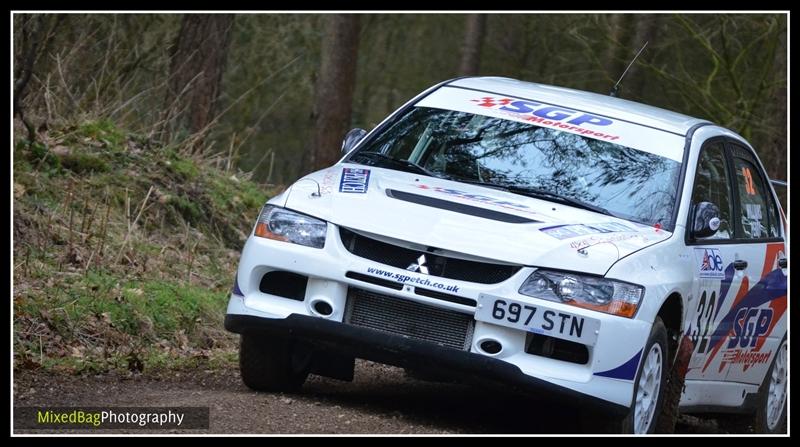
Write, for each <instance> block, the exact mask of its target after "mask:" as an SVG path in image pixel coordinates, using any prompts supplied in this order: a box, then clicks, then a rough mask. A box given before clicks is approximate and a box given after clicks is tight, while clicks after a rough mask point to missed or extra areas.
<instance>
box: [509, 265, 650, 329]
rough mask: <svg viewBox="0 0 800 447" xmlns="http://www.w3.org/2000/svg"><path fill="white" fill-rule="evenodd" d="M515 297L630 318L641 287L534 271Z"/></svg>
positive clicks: (608, 280)
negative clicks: (521, 296)
mask: <svg viewBox="0 0 800 447" xmlns="http://www.w3.org/2000/svg"><path fill="white" fill-rule="evenodd" d="M519 293H521V294H523V295H528V296H532V297H534V298H541V299H544V300H550V301H556V302H559V303H565V304H570V305H573V306H577V307H583V308H586V309H592V310H597V311H600V312H605V313H609V314H613V315H619V316H622V317H628V318H631V317H633V316H634V315H635V314H636V309H637V308H638V307H639V303H640V302H641V301H642V297H643V296H644V287H642V286H637V285H635V284H629V283H625V282H621V281H614V280H611V279H605V278H598V277H596V276H587V275H579V274H576V273H570V272H555V271H549V270H537V271H535V272H533V273H532V274H531V276H529V277H528V279H526V280H525V282H524V283H522V287H520V288H519Z"/></svg>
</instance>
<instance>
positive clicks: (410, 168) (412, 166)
mask: <svg viewBox="0 0 800 447" xmlns="http://www.w3.org/2000/svg"><path fill="white" fill-rule="evenodd" d="M358 157H362V158H366V159H370V160H373V161H376V160H381V161H385V162H388V163H391V164H393V165H395V166H398V167H402V168H404V169H403V170H404V171H407V172H414V173H417V174H424V175H428V176H431V177H437V175H436V174H434V173H433V172H431V171H429V170H427V169H425V168H423V167H422V166H420V165H418V164H416V163H414V162H413V161H409V160H401V159H399V158H394V157H390V156H388V155H385V154H381V153H379V152H359V153H357V154H355V155H353V158H358Z"/></svg>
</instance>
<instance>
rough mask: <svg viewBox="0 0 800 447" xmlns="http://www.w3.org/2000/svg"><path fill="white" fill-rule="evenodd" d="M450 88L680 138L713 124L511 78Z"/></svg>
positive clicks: (462, 80)
mask: <svg viewBox="0 0 800 447" xmlns="http://www.w3.org/2000/svg"><path fill="white" fill-rule="evenodd" d="M446 85H447V86H450V87H462V88H467V89H475V90H480V91H483V92H487V93H494V94H501V95H507V96H513V97H517V98H521V99H530V100H537V101H542V102H546V103H548V104H552V105H558V106H562V107H567V108H572V109H576V110H580V111H585V112H590V113H597V114H600V115H605V116H607V117H609V118H614V119H618V120H624V121H628V122H632V123H636V124H641V125H644V126H649V127H654V128H656V129H660V130H664V131H667V132H672V133H677V134H680V135H686V133H687V132H688V131H689V129H690V128H691V127H692V126H694V125H696V124H700V123H709V121H708V120H703V119H699V118H694V117H691V116H687V115H683V114H680V113H676V112H672V111H669V110H665V109H660V108H658V107H653V106H648V105H645V104H641V103H638V102H633V101H628V100H626V99H620V98H614V97H612V96H608V95H600V94H597V93H590V92H585V91H581V90H574V89H571V88H565V87H556V86H552V85H547V84H537V83H534V82H526V81H520V80H517V79H511V78H503V77H493V76H492V77H470V78H460V79H456V80H454V81H452V82H449V83H447V84H446Z"/></svg>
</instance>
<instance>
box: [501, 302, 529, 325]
mask: <svg viewBox="0 0 800 447" xmlns="http://www.w3.org/2000/svg"><path fill="white" fill-rule="evenodd" d="M523 310H524V311H527V312H528V316H527V318H525V322H524V323H523V324H524V325H526V326H527V325H528V324H530V322H531V319H532V318H533V316H534V314H536V308H535V307H533V306H528V305H527V304H525V305H524V306H521V305H519V304H517V303H511V304H508V303H506V302H505V301H503V300H496V301H495V302H494V307H492V317H493V318H494V319H496V320H502V319H506V320H508V321H509V322H510V323H516V322H518V321H519V320H520V318H522V316H523V313H524V312H523ZM506 315H508V317H506Z"/></svg>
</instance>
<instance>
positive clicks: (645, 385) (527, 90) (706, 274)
mask: <svg viewBox="0 0 800 447" xmlns="http://www.w3.org/2000/svg"><path fill="white" fill-rule="evenodd" d="M342 150H343V152H344V157H343V158H342V159H341V160H340V161H339V163H337V164H336V165H334V166H331V167H330V168H327V169H323V170H321V171H318V172H315V173H312V174H309V175H307V176H305V177H303V178H302V179H300V180H298V181H297V182H296V183H294V184H293V185H291V186H290V187H289V188H288V189H287V190H286V191H284V192H283V193H281V194H279V195H278V196H276V197H274V198H272V199H271V200H269V202H268V203H267V204H266V205H265V206H264V208H263V209H262V211H261V214H260V216H259V218H258V221H257V222H256V224H255V226H254V228H253V231H252V234H251V235H250V237H249V239H248V240H247V243H246V244H245V246H244V249H243V252H242V257H241V261H240V264H239V268H238V273H237V276H236V281H235V285H234V288H233V292H232V294H231V297H230V302H229V304H228V310H227V316H226V319H225V327H226V328H227V329H228V330H230V331H233V332H236V333H240V334H241V335H242V337H241V351H240V365H241V374H242V378H243V380H244V382H245V384H247V385H248V386H249V387H251V388H253V389H256V390H289V389H293V388H296V387H299V386H300V385H301V384H302V383H303V382H304V380H305V378H306V377H307V375H308V374H309V373H315V374H320V375H325V376H329V377H334V378H339V379H343V380H352V377H353V365H354V358H364V359H369V360H373V361H378V362H383V363H387V364H392V365H397V366H402V367H405V368H408V369H410V370H412V371H414V370H416V371H428V372H434V371H435V372H436V373H437V374H439V375H445V376H448V377H452V378H459V379H468V380H470V379H482V380H483V381H485V382H486V383H495V384H501V385H503V386H506V387H510V388H512V389H515V390H519V391H521V392H522V391H531V392H532V395H533V396H534V397H533V398H534V399H540V400H546V399H549V398H552V397H557V398H558V397H564V396H566V397H568V398H569V399H567V400H568V401H570V402H574V403H576V404H578V405H579V407H580V408H581V409H583V410H586V409H589V410H591V411H594V412H595V413H598V414H599V413H602V414H603V415H606V416H609V415H610V416H612V417H613V421H614V422H615V424H614V425H613V427H614V429H615V430H622V431H624V432H633V433H651V432H654V431H655V430H657V429H658V430H661V429H662V428H663V429H666V430H669V427H670V426H674V420H675V419H674V417H675V414H676V412H677V411H678V409H680V411H685V412H730V413H742V414H749V415H752V416H753V419H751V422H752V423H753V424H754V426H755V428H756V430H758V431H760V432H768V433H773V432H779V431H781V430H785V426H786V400H787V399H786V398H787V395H788V389H787V368H788V362H787V355H788V354H787V340H786V334H787V316H788V312H787V297H786V289H787V285H786V284H787V283H786V278H787V277H786V262H787V258H786V252H787V248H788V247H786V246H785V245H784V241H785V237H786V235H785V231H786V230H785V226H786V222H785V216H784V214H783V211H782V210H781V208H780V204H779V202H778V200H777V199H776V195H775V192H774V190H773V188H772V185H771V183H770V181H769V180H768V179H767V177H766V176H765V173H764V168H763V166H762V164H761V163H760V161H759V160H758V158H757V156H756V154H755V151H754V150H753V148H752V147H751V146H750V145H749V144H748V143H747V141H745V140H744V139H743V138H742V137H741V136H739V135H737V134H736V133H734V132H731V131H730V130H728V129H725V128H722V127H720V126H717V125H714V124H712V123H710V122H707V121H704V120H700V119H696V118H691V117H688V116H685V115H680V114H677V113H673V112H669V111H666V110H663V109H658V108H654V107H650V106H646V105H642V104H638V103H634V102H630V101H626V100H622V99H618V98H612V97H608V96H602V95H598V94H593V93H587V92H581V91H575V90H570V89H565V88H558V87H552V86H546V85H540V84H533V83H528V82H521V81H517V80H513V79H506V78H493V77H481V78H462V79H456V80H452V81H448V82H444V83H442V84H439V85H436V86H434V87H432V88H430V89H428V90H426V91H425V92H423V93H421V94H420V95H418V96H417V97H415V98H414V99H412V100H411V101H409V102H408V103H407V104H405V105H404V106H403V107H401V108H400V109H398V110H397V111H396V112H394V113H393V114H392V115H390V116H389V117H388V118H386V119H385V120H384V121H383V122H382V123H381V124H380V125H378V126H377V127H376V128H375V129H373V130H372V131H371V132H369V133H366V132H365V131H363V130H360V129H355V130H353V131H351V132H350V133H349V134H348V135H347V136H346V138H345V141H344V144H343V147H342ZM561 400H562V401H564V399H561ZM597 410H600V411H597ZM664 427H667V428H664Z"/></svg>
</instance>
